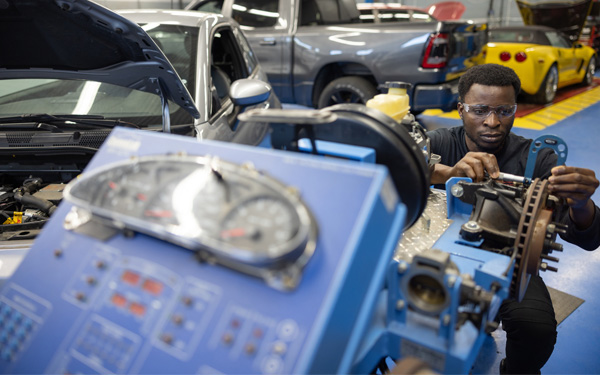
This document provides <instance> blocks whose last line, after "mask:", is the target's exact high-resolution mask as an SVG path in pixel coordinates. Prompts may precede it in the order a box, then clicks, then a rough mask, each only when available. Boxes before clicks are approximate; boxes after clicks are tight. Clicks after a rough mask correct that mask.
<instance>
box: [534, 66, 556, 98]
mask: <svg viewBox="0 0 600 375" xmlns="http://www.w3.org/2000/svg"><path fill="white" fill-rule="evenodd" d="M557 88H558V69H556V65H552V66H551V67H550V69H548V73H546V77H545V78H544V81H543V82H542V84H541V85H540V88H539V90H538V92H537V93H535V95H533V97H532V100H533V102H534V103H537V104H548V103H551V102H552V101H553V100H554V97H556V90H557Z"/></svg>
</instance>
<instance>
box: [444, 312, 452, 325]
mask: <svg viewBox="0 0 600 375" xmlns="http://www.w3.org/2000/svg"><path fill="white" fill-rule="evenodd" d="M450 319H451V318H450V314H446V315H444V320H443V322H442V324H444V325H445V326H447V325H448V324H450Z"/></svg>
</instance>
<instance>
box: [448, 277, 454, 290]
mask: <svg viewBox="0 0 600 375" xmlns="http://www.w3.org/2000/svg"><path fill="white" fill-rule="evenodd" d="M455 282H456V276H449V277H448V286H449V287H450V288H453V287H454V283H455Z"/></svg>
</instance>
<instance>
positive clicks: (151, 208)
mask: <svg viewBox="0 0 600 375" xmlns="http://www.w3.org/2000/svg"><path fill="white" fill-rule="evenodd" d="M64 196H65V199H66V200H67V201H70V202H72V203H73V204H74V205H75V206H74V209H73V210H72V213H71V214H70V215H71V216H72V215H77V214H78V212H80V213H81V214H82V215H83V214H85V215H87V216H89V214H90V213H91V215H92V217H94V218H97V219H99V220H101V221H102V222H103V224H105V225H106V224H107V223H108V224H112V225H113V226H114V227H117V228H127V229H130V230H133V231H137V232H141V233H145V234H147V235H150V236H153V237H156V238H158V239H161V240H165V241H168V242H171V243H175V244H177V245H180V246H182V247H184V248H187V249H190V250H193V251H197V252H198V255H199V258H200V259H208V260H211V261H213V262H216V263H221V264H223V265H226V266H227V267H230V268H233V269H236V270H238V271H241V272H245V273H249V274H252V275H255V276H260V277H263V278H264V279H265V280H267V281H268V282H269V284H271V285H273V286H275V287H277V288H280V289H290V288H293V287H295V285H296V284H297V283H298V279H299V274H300V271H301V270H302V268H303V267H304V265H305V264H306V262H307V261H308V260H309V259H310V257H311V256H312V253H313V252H314V249H315V246H316V245H315V243H316V233H317V226H316V223H315V220H314V218H313V217H312V215H311V213H310V211H309V209H308V207H306V205H305V204H304V203H303V202H302V200H301V199H300V196H299V193H298V192H297V191H296V190H295V189H293V188H291V187H288V186H286V185H284V184H282V183H281V182H279V181H278V180H276V179H274V178H272V177H270V176H268V175H266V174H264V173H259V172H258V171H257V170H256V169H254V168H252V167H249V166H247V165H244V166H242V165H237V164H233V163H229V162H225V161H223V160H220V159H217V158H212V157H195V156H187V155H160V156H147V157H142V158H134V159H130V160H127V161H123V162H119V163H115V164H112V165H108V166H105V167H103V168H100V169H97V170H94V171H92V172H90V173H85V174H83V175H82V176H81V178H79V179H77V180H75V181H73V182H72V183H70V184H69V185H68V186H67V188H66V189H65V192H64ZM85 215H84V216H85ZM71 222H72V220H71ZM69 229H74V230H76V228H71V227H70V228H69Z"/></svg>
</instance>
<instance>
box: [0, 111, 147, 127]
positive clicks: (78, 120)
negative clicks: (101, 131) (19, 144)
mask: <svg viewBox="0 0 600 375" xmlns="http://www.w3.org/2000/svg"><path fill="white" fill-rule="evenodd" d="M24 122H40V123H45V124H52V125H54V124H60V123H69V122H72V123H73V124H76V125H89V126H95V127H103V128H114V127H115V126H125V127H128V128H136V129H140V127H139V126H138V125H136V124H134V123H131V122H127V121H121V120H107V119H105V118H104V116H99V115H50V114H47V113H40V114H24V115H21V116H9V117H0V124H10V123H24Z"/></svg>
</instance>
